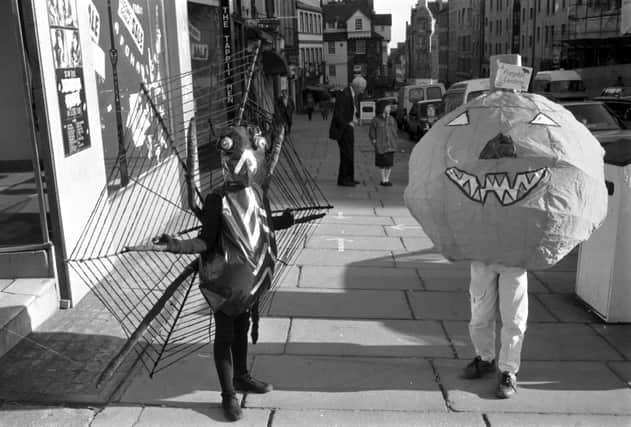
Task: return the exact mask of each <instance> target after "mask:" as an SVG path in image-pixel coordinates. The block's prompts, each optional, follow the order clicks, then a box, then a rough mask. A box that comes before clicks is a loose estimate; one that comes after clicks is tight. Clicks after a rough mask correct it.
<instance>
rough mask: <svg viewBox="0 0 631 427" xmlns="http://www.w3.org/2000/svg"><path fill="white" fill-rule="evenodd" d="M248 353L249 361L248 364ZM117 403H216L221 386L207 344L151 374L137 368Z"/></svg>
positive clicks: (194, 404) (183, 404) (215, 404)
mask: <svg viewBox="0 0 631 427" xmlns="http://www.w3.org/2000/svg"><path fill="white" fill-rule="evenodd" d="M252 361H253V357H252V356H250V357H249V360H248V365H249V366H251V365H252ZM125 386H126V387H125V388H124V390H123V392H122V393H121V396H120V397H119V398H118V400H117V402H116V403H122V404H125V405H129V404H132V405H145V404H149V405H167V406H194V407H198V406H200V405H201V406H205V405H208V406H219V405H220V404H221V395H220V393H221V387H220V385H219V379H218V378H217V371H216V370H215V364H214V362H213V359H212V351H211V349H210V347H209V346H207V347H204V348H203V349H201V350H200V351H199V352H198V353H194V354H191V355H189V356H188V357H186V358H184V359H182V360H180V361H178V362H177V363H175V364H173V365H171V366H170V367H168V368H167V369H164V370H163V371H160V372H159V373H157V374H155V375H154V376H153V378H150V377H149V375H147V373H146V371H145V370H142V369H139V370H138V371H137V373H136V375H135V376H134V377H132V378H130V379H129V381H128V384H126V385H125Z"/></svg>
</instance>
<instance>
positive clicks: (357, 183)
mask: <svg viewBox="0 0 631 427" xmlns="http://www.w3.org/2000/svg"><path fill="white" fill-rule="evenodd" d="M351 182H352V183H353V184H355V185H359V184H361V183H360V182H359V181H351Z"/></svg>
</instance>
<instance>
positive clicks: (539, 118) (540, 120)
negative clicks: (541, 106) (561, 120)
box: [530, 113, 559, 127]
mask: <svg viewBox="0 0 631 427" xmlns="http://www.w3.org/2000/svg"><path fill="white" fill-rule="evenodd" d="M530 124H531V125H542V126H557V127H558V126H559V124H558V123H557V122H555V121H554V120H552V119H551V118H550V117H548V116H546V115H545V114H543V113H539V114H537V115H536V116H535V118H534V119H532V120H531V121H530Z"/></svg>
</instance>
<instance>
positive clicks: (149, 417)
mask: <svg viewBox="0 0 631 427" xmlns="http://www.w3.org/2000/svg"><path fill="white" fill-rule="evenodd" d="M270 412H271V411H269V410H264V409H244V410H243V418H242V419H240V420H239V421H237V422H230V423H229V424H230V425H233V426H244V427H267V426H268V423H269V418H270ZM226 424H228V421H227V420H226V418H225V417H224V415H223V410H222V409H221V408H218V407H206V408H195V409H190V408H157V407H147V408H144V409H143V411H142V414H140V418H139V419H138V422H137V423H136V424H134V427H174V426H177V427H180V426H181V427H193V426H195V427H197V426H199V427H201V426H208V425H211V426H212V425H226Z"/></svg>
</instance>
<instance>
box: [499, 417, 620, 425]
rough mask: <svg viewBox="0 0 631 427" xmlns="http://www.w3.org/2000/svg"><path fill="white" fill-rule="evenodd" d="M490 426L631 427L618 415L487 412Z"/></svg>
mask: <svg viewBox="0 0 631 427" xmlns="http://www.w3.org/2000/svg"><path fill="white" fill-rule="evenodd" d="M487 419H488V420H489V425H490V427H605V426H606V427H629V426H631V417H628V416H624V415H622V416H618V415H547V414H487Z"/></svg>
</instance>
